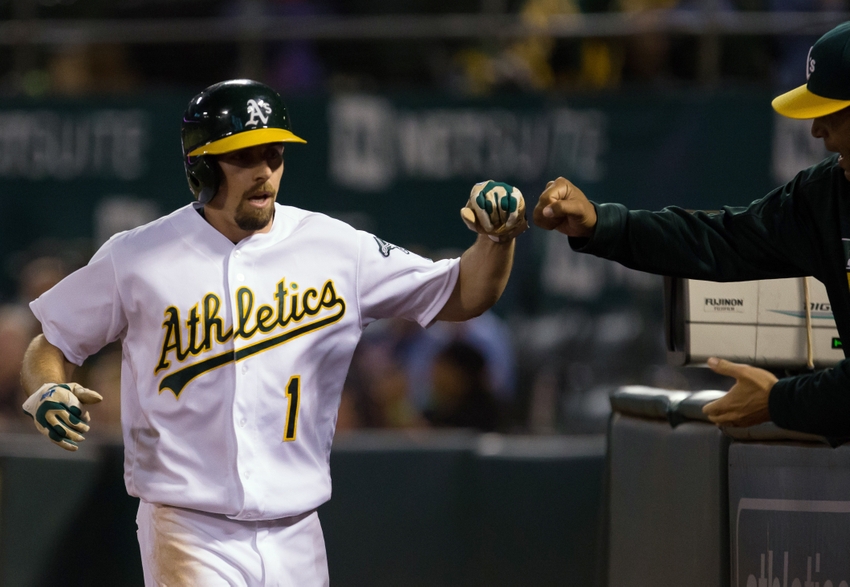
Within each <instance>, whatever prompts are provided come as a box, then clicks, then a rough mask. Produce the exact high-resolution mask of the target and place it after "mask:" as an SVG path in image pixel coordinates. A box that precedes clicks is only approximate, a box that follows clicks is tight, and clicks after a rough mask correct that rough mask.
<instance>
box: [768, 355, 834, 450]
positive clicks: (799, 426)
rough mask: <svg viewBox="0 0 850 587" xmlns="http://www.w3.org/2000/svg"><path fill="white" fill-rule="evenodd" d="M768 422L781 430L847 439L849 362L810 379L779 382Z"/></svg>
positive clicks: (772, 392) (810, 376) (816, 374)
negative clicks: (771, 421) (770, 421)
mask: <svg viewBox="0 0 850 587" xmlns="http://www.w3.org/2000/svg"><path fill="white" fill-rule="evenodd" d="M768 407H769V409H770V419H771V420H773V422H774V423H775V424H776V425H777V426H780V427H782V428H787V429H789V430H798V431H800V432H808V433H810V434H820V435H821V436H826V437H830V438H848V437H850V360H848V359H844V360H843V361H841V362H840V363H838V365H836V366H835V367H833V368H832V369H825V370H823V371H818V372H816V373H812V374H810V375H798V376H796V377H786V378H784V379H780V380H779V381H777V382H776V384H775V385H774V386H773V389H772V390H771V391H770V398H769V400H768Z"/></svg>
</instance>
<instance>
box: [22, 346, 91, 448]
mask: <svg viewBox="0 0 850 587" xmlns="http://www.w3.org/2000/svg"><path fill="white" fill-rule="evenodd" d="M73 371H74V364H73V363H71V362H70V361H68V359H66V358H65V355H64V354H63V353H62V351H61V350H59V349H58V348H56V347H55V346H53V345H52V344H50V342H48V340H47V339H46V338H45V337H44V335H43V334H39V335H38V336H36V337H35V338H34V339H33V341H32V342H31V343H30V345H29V347H28V348H27V352H26V354H25V355H24V361H23V365H22V366H21V383H22V384H23V386H24V389H25V390H28V391H31V392H32V395H30V396H29V397H28V398H27V400H26V401H25V402H24V405H23V408H24V412H25V413H26V414H27V415H29V416H30V417H31V418H32V419H33V422H34V424H35V427H36V429H37V430H38V431H39V432H41V433H42V434H44V435H45V436H47V437H48V438H50V440H51V441H52V442H53V443H54V444H57V445H59V446H61V447H62V448H64V449H65V450H71V451H74V450H77V448H78V446H77V443H78V442H81V441H83V440H85V438H84V437H83V434H84V433H86V432H88V430H89V426H88V424H87V422H88V421H89V414H88V412H86V411H84V410H83V408H82V404H93V403H97V402H99V401H100V400H102V399H103V398H102V397H101V396H100V394H99V393H97V392H95V391H92V390H90V389H86V388H85V387H83V386H81V385H79V384H77V383H67V382H68V381H69V380H70V379H71V375H72V374H73Z"/></svg>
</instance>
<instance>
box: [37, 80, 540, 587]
mask: <svg viewBox="0 0 850 587" xmlns="http://www.w3.org/2000/svg"><path fill="white" fill-rule="evenodd" d="M304 142H305V141H304V140H303V139H301V138H299V137H298V136H296V135H295V134H293V133H292V129H291V126H290V120H289V117H288V115H287V111H286V108H285V107H284V104H283V102H282V101H281V98H280V96H279V95H278V94H277V93H276V92H275V91H273V90H272V89H271V88H269V87H267V86H265V85H262V84H260V83H257V82H253V81H249V80H233V81H227V82H222V83H219V84H215V85H213V86H211V87H209V88H207V89H205V90H204V91H203V92H201V93H200V94H198V95H197V96H195V97H194V98H193V99H192V100H191V102H190V103H189V106H188V108H187V110H186V112H185V114H184V117H183V123H182V143H183V154H184V164H185V169H186V176H187V178H188V181H189V186H190V188H191V190H192V192H193V193H194V195H195V197H196V202H194V203H193V204H191V205H187V206H185V207H183V208H180V209H178V210H176V211H174V212H173V213H171V214H169V215H167V216H164V217H162V218H160V219H158V220H156V221H154V222H151V223H150V224H147V225H145V226H142V227H139V228H137V229H134V230H131V231H128V232H124V233H119V234H117V235H115V236H113V237H112V238H111V239H110V240H109V241H108V242H107V243H106V244H104V245H103V247H102V248H101V249H100V250H99V251H98V252H97V253H96V254H95V255H94V257H93V258H92V259H91V261H90V262H89V264H88V265H87V266H86V267H84V268H82V269H80V270H79V271H77V272H75V273H73V274H71V275H70V276H69V277H67V278H66V279H64V280H63V281H62V282H60V283H59V284H58V285H56V286H55V287H54V288H52V289H51V290H49V291H48V292H46V293H45V294H43V295H42V296H41V297H39V298H38V299H37V300H35V301H34V302H33V303H32V304H31V307H32V310H33V312H34V314H35V316H36V317H37V318H38V319H39V321H40V322H41V324H42V327H43V333H44V334H43V335H40V336H39V337H37V338H35V339H34V340H33V342H32V343H31V345H30V347H29V349H28V351H27V356H26V358H25V360H24V366H23V373H22V379H23V382H24V385H25V386H26V388H27V389H28V390H31V391H32V392H33V393H32V395H31V396H30V397H29V398H28V399H27V401H26V403H25V404H24V410H25V411H26V412H27V413H28V414H29V415H30V416H32V417H33V420H34V422H35V425H36V427H37V428H38V429H39V431H41V432H42V433H43V434H45V435H46V436H48V437H49V438H50V439H51V440H52V441H53V442H54V443H56V444H58V445H59V446H61V447H62V448H65V449H68V450H76V449H77V447H78V443H79V442H80V441H82V440H83V436H82V435H83V434H84V433H85V432H87V431H88V430H89V426H88V424H87V422H88V421H89V418H88V415H87V413H86V412H85V409H84V406H85V404H90V403H94V402H97V401H99V400H100V399H101V397H100V396H99V395H98V394H97V393H96V392H95V391H93V390H88V389H85V388H83V387H82V386H80V385H79V384H77V383H74V382H70V381H69V377H70V373H71V369H72V368H73V365H80V364H82V362H83V361H84V360H85V359H86V357H88V356H90V355H92V354H93V353H96V352H97V351H98V350H99V349H100V348H101V347H103V346H104V345H106V344H107V343H110V342H112V341H116V340H120V341H121V344H122V348H123V363H122V373H121V396H122V397H121V421H122V428H123V438H124V447H125V461H124V479H125V484H126V487H127V491H128V492H129V493H130V494H131V495H133V496H137V497H139V498H140V499H141V502H140V506H139V512H138V517H137V522H138V538H139V545H140V548H141V553H142V562H143V568H144V573H145V584H146V585H149V586H153V585H157V586H161V585H167V586H168V587H174V586H178V585H180V586H183V585H198V586H204V587H209V586H216V585H246V586H247V585H251V586H254V585H256V586H260V585H262V586H272V585H275V586H276V585H281V586H284V585H285V586H292V587H310V586H314V585H327V584H328V575H327V563H326V559H325V549H324V541H323V538H322V532H321V528H320V526H319V520H318V516H317V514H316V508H317V507H318V506H319V505H320V504H322V503H323V502H325V501H326V500H328V499H329V498H330V493H331V481H330V474H329V469H328V463H329V453H330V448H331V443H332V440H333V433H334V426H335V423H336V417H337V408H338V405H339V401H340V393H341V389H342V385H343V381H344V379H345V376H346V372H347V369H348V366H349V363H350V360H351V357H352V353H353V351H354V348H355V345H356V344H357V341H358V340H359V338H360V335H361V333H362V331H363V329H364V328H365V327H366V326H367V325H368V324H369V323H370V322H372V321H374V320H377V319H379V318H387V317H392V316H398V317H402V318H406V319H409V320H414V321H416V322H418V323H419V324H421V325H422V326H428V325H429V324H430V323H431V322H433V321H434V320H452V321H459V320H466V319H468V318H471V317H473V316H476V315H478V314H481V313H482V312H483V311H485V310H486V309H487V308H489V307H490V306H492V305H493V304H494V303H495V302H496V300H497V299H498V298H499V296H500V295H501V293H502V291H503V289H504V286H505V285H506V283H507V279H508V276H509V273H510V268H511V263H512V258H513V251H514V238H515V237H516V236H517V235H519V234H520V233H521V232H522V231H524V230H525V229H526V228H527V224H526V222H525V217H524V202H523V200H522V195H521V194H520V193H519V191H518V190H515V189H512V188H511V187H510V186H507V185H505V184H500V183H496V182H485V183H482V184H477V185H476V186H475V188H474V189H473V192H472V195H471V197H470V200H469V202H468V203H467V206H466V207H465V208H464V209H463V210H462V212H461V215H462V217H463V220H464V222H465V223H466V224H467V225H468V226H469V227H470V228H471V229H473V230H475V231H476V232H478V233H479V236H478V238H477V239H476V241H475V243H474V244H473V245H472V246H471V247H470V248H469V249H468V250H467V251H466V252H465V253H464V254H463V256H462V257H461V258H460V259H452V260H443V261H438V262H432V261H430V260H428V259H424V258H422V257H419V256H417V255H415V254H412V253H410V252H409V251H406V250H405V249H402V248H400V247H397V246H394V245H392V244H390V243H387V242H385V241H383V240H381V239H380V238H378V237H376V236H373V235H371V234H367V233H365V232H361V231H358V230H355V229H353V228H351V227H350V226H348V225H346V224H344V223H342V222H339V221H337V220H333V219H331V218H329V217H327V216H324V215H321V214H316V213H312V212H307V211H304V210H300V209H297V208H293V207H289V206H284V205H281V204H280V203H278V202H277V201H276V199H277V195H278V193H277V192H278V187H279V185H280V180H281V175H282V174H283V169H284V166H283V148H284V143H304Z"/></svg>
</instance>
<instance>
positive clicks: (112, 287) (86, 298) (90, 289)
mask: <svg viewBox="0 0 850 587" xmlns="http://www.w3.org/2000/svg"><path fill="white" fill-rule="evenodd" d="M112 244H113V241H109V242H107V243H106V244H105V245H103V247H101V249H100V250H99V251H98V252H97V253H95V255H94V257H92V259H91V261H89V263H88V265H86V266H85V267H83V268H81V269H78V270H77V271H75V272H74V273H72V274H71V275H69V276H67V277H66V278H65V279H63V280H62V281H60V282H59V283H57V284H56V285H55V286H53V287H52V288H51V289H50V290H48V291H46V292H45V293H43V294H42V295H41V296H39V297H38V299H36V300H34V301H33V302H31V303H30V308H31V309H32V311H33V314H35V317H36V318H37V319H38V321H39V322H41V328H42V331H43V333H44V337H45V338H46V339H47V341H48V342H49V343H50V344H52V345H53V346H55V347H57V348H58V349H59V350H61V351H62V352H63V353H64V355H65V358H66V359H68V360H69V361H70V362H72V363H74V364H76V365H82V364H83V361H85V359H86V357H89V356H91V355H93V354H95V353H96V352H97V351H99V350H100V349H101V348H103V347H104V346H105V345H107V344H108V343H110V342H114V341H116V340H118V338H119V337H120V336H121V334H122V333H123V332H124V330H125V329H126V326H127V322H126V318H125V316H124V313H123V311H122V308H121V302H120V296H119V293H118V285H117V279H116V275H115V266H114V263H113V259H112V253H113V250H112V249H113V247H112V246H111V245H112Z"/></svg>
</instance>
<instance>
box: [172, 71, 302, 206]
mask: <svg viewBox="0 0 850 587" xmlns="http://www.w3.org/2000/svg"><path fill="white" fill-rule="evenodd" d="M180 131H181V132H180V134H181V139H182V142H183V165H184V167H185V168H186V179H188V181H189V188H190V189H191V190H192V193H193V194H195V197H196V198H197V199H198V201H199V202H200V203H202V204H206V203H207V202H209V201H210V200H211V199H212V197H213V196H214V195H215V194H216V191H218V185H219V173H220V172H219V169H218V166H217V165H216V164H215V161H214V160H213V159H212V157H210V155H220V154H222V153H228V152H230V151H236V150H238V149H244V148H245V147H253V146H254V145H263V144H266V143H280V142H286V143H306V142H307V141H305V140H304V139H302V138H300V137H297V136H295V135H294V134H292V126H291V125H290V122H289V116H288V114H287V112H286V106H285V105H284V103H283V100H282V99H281V98H280V95H278V93H277V92H275V91H274V90H273V89H271V88H270V87H268V86H266V85H264V84H261V83H260V82H255V81H251V80H247V79H237V80H230V81H225V82H220V83H217V84H214V85H212V86H210V87H208V88H207V89H205V90H204V91H203V92H201V93H200V94H198V95H197V96H195V97H194V98H192V100H191V101H190V102H189V106H188V107H187V108H186V112H185V114H184V115H183V124H182V127H181V129H180Z"/></svg>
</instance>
